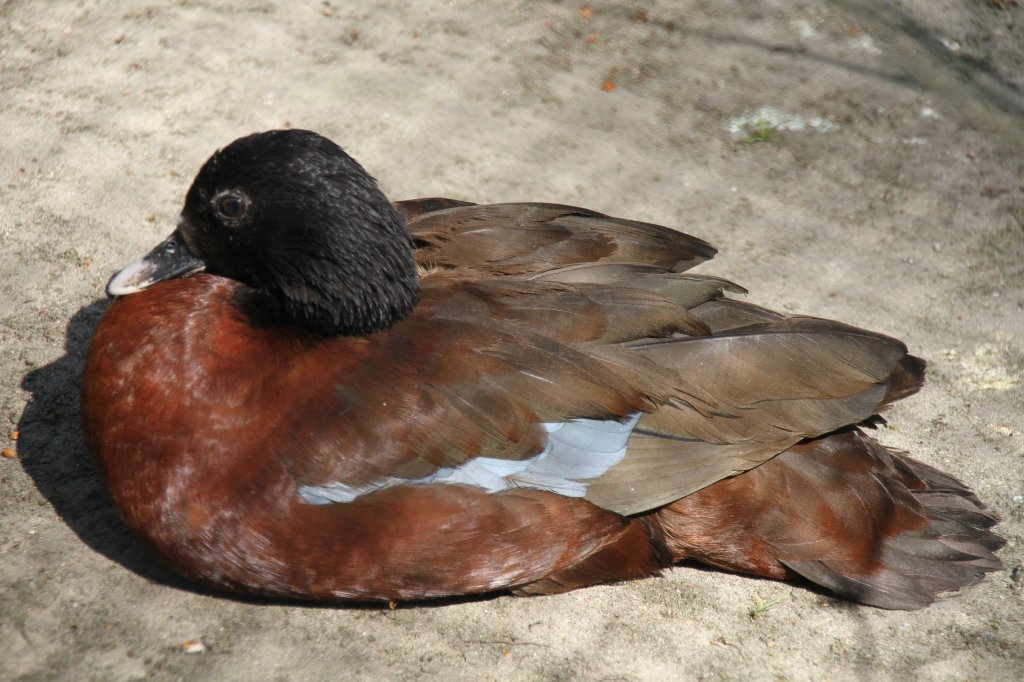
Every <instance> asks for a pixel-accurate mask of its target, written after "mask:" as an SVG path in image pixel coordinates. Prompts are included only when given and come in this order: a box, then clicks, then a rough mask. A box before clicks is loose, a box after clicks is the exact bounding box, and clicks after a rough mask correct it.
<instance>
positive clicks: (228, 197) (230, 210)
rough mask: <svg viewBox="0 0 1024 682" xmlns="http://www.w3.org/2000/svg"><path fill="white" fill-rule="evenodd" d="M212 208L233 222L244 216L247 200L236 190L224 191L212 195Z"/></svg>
mask: <svg viewBox="0 0 1024 682" xmlns="http://www.w3.org/2000/svg"><path fill="white" fill-rule="evenodd" d="M213 208H214V210H215V211H217V215H219V216H220V217H221V218H224V219H226V220H229V221H231V222H235V221H238V220H241V219H242V218H244V217H245V214H246V212H247V211H248V210H249V201H248V199H246V197H245V195H243V194H239V193H238V192H224V193H222V194H219V195H217V196H216V197H214V199H213Z"/></svg>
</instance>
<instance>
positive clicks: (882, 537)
mask: <svg viewBox="0 0 1024 682" xmlns="http://www.w3.org/2000/svg"><path fill="white" fill-rule="evenodd" d="M915 360H916V358H915ZM908 370H909V371H908V375H910V376H914V375H919V370H920V367H919V366H917V365H916V363H915V364H913V365H912V366H911V367H909V368H908ZM906 386H913V384H912V383H907V384H906ZM654 520H655V522H656V523H657V524H659V525H660V528H661V529H662V531H663V532H664V535H665V538H666V542H667V545H668V549H669V551H670V552H671V553H672V555H673V557H674V558H675V559H676V560H683V559H696V560H698V561H701V562H704V563H707V564H710V565H712V566H717V567H720V568H726V569H729V570H734V571H740V572H744V573H752V574H755V575H760V576H765V577H769V578H777V579H783V578H792V577H796V576H798V575H799V576H803V577H804V578H807V579H809V580H811V581H813V582H816V583H818V584H820V585H822V586H824V587H826V588H828V589H830V590H832V591H833V592H835V593H837V594H838V595H840V596H842V597H845V598H847V599H852V600H855V601H859V602H862V603H865V604H871V605H874V606H879V607H882V608H893V609H916V608H921V607H924V606H927V605H928V604H930V603H931V602H933V601H934V600H935V598H936V595H937V594H938V593H940V592H946V591H950V590H957V589H960V588H962V587H965V586H967V585H972V584H974V583H977V582H979V581H980V580H981V579H982V578H983V577H984V575H985V573H987V572H989V571H993V570H997V569H999V568H1000V567H1001V564H1000V562H999V560H998V559H997V558H996V557H995V556H994V555H993V554H992V552H993V551H994V550H995V549H998V548H999V547H1001V546H1002V544H1003V540H1002V539H1001V538H999V537H998V536H996V535H995V534H993V533H992V532H991V531H990V530H989V528H991V527H992V526H993V525H995V523H996V518H995V517H994V516H993V515H992V514H991V513H990V512H989V511H988V510H987V509H985V507H984V506H983V505H982V504H981V503H980V502H979V501H978V499H977V498H976V497H975V496H974V495H973V494H972V493H971V492H970V491H969V490H968V489H967V488H966V487H965V486H964V485H963V484H962V483H960V482H959V481H957V480H956V479H954V478H952V477H951V476H948V475H946V474H943V473H942V472H939V471H937V470H935V469H933V468H931V467H929V466H927V465H925V464H922V463H920V462H916V461H914V460H912V459H910V458H909V457H905V456H903V455H898V454H896V453H894V452H892V451H890V450H887V449H886V448H885V447H883V446H882V445H880V444H879V443H877V442H875V441H874V440H872V439H870V438H868V437H867V436H865V435H864V434H863V433H861V432H860V431H859V430H856V429H850V430H847V431H844V432H840V433H835V434H831V435H829V436H825V437H822V438H819V439H815V440H811V441H807V442H804V443H801V444H798V445H795V446H793V447H792V448H790V449H789V450H787V451H786V452H784V453H783V454H781V455H779V456H778V457H776V458H774V459H772V460H770V461H768V462H767V463H765V464H763V465H762V466H760V467H758V468H756V469H754V470H752V471H750V472H747V473H745V474H743V475H742V476H737V477H734V478H730V479H726V480H724V481H721V482H719V483H716V484H714V485H712V486H709V487H708V488H705V489H704V490H702V491H700V492H698V493H695V494H693V495H690V496H688V497H686V498H684V499H682V500H679V501H678V502H675V503H673V504H671V505H669V506H668V507H666V508H664V509H662V510H660V511H659V512H657V513H656V516H655V519H654Z"/></svg>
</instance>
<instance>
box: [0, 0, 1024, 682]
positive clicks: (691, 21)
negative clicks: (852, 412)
mask: <svg viewBox="0 0 1024 682" xmlns="http://www.w3.org/2000/svg"><path fill="white" fill-rule="evenodd" d="M1022 5H1024V3H1021V2H1012V1H1010V2H1002V3H1000V2H994V1H993V2H988V1H983V0H959V1H956V2H954V1H952V0H946V1H935V0H916V1H909V0H908V1H907V2H902V3H898V4H893V3H885V2H858V1H854V0H842V1H837V2H833V3H821V2H810V1H793V2H790V1H783V0H775V1H768V0H766V1H764V2H739V1H736V2H726V1H720V0H715V1H711V0H705V1H697V0H694V1H679V2H673V1H669V0H663V1H661V2H657V3H639V2H637V3H613V2H592V3H591V4H590V5H589V6H587V5H584V4H582V3H581V2H568V1H567V2H552V3H548V2H495V3H480V2H477V3H474V2H469V1H466V0H450V1H448V2H425V1H421V2H398V1H395V2H372V3H370V2H366V3H343V2H341V1H340V0H331V2H321V1H316V2H313V1H309V2H303V3H285V2H271V1H266V2H256V1H253V2H232V3H215V2H206V1H203V0H196V1H191V2H175V3H164V2H155V1H153V2H148V3H147V2H126V1H125V2H103V3H99V2H92V1H88V0H83V1H79V2H48V3H38V2H29V1H27V0H25V1H19V0H14V1H10V0H8V1H6V2H0V92H2V95H0V240H2V242H0V243H2V249H3V250H2V253H3V261H2V271H3V277H2V280H0V315H2V316H3V324H2V327H0V353H2V363H0V373H2V381H0V386H2V387H3V390H2V391H0V406H2V410H0V440H2V441H3V442H2V443H0V444H2V446H3V447H6V448H8V450H7V451H5V455H15V456H14V457H5V458H4V459H2V460H0V519H2V533H0V679H4V680H37V679H75V680H84V679H95V680H134V679H142V678H151V679H158V680H165V679H166V680H171V679H216V680H254V679H298V680H319V679H356V678H367V679H369V678H373V679H422V678H430V677H433V678H437V679H502V680H504V679H511V680H518V679H524V680H525V679H545V680H546V679H565V680H570V679H605V680H659V679H669V678H673V679H680V678H681V679H726V680H729V679H772V680H775V679H780V680H801V679H814V680H819V679H830V680H843V679H851V680H852V679H865V678H874V679H881V678H890V677H892V678H918V679H925V680H953V679H957V680H959V679H975V680H984V679H1000V680H1009V679H1021V678H1022V677H1024V567H1022V556H1024V540H1022V530H1024V474H1022V471H1024V419H1022V414H1021V412H1022V409H1021V408H1022V406H1024V310H1022V309H1024V284H1022V275H1024V162H1022V159H1024V154H1022V152H1024V142H1022V139H1024V132H1022V131H1024V117H1022V114H1024V94H1022V93H1024V6H1022ZM875 10H879V11H875ZM744 117H746V120H748V121H750V120H753V121H755V124H754V125H753V126H751V125H746V126H744V124H743V122H742V119H743V118H744ZM758 119H760V121H761V123H762V124H764V125H758V124H757V121H758ZM769 121H774V122H775V123H779V122H782V125H781V126H779V127H778V128H775V129H774V130H772V129H771V126H770V125H768V124H767V123H766V122H769ZM281 126H294V127H305V128H311V129H314V130H317V131H319V132H321V133H324V134H326V135H328V136H330V137H332V138H333V139H335V140H336V141H338V142H339V143H340V144H342V146H344V147H346V149H347V150H348V151H349V152H350V153H352V154H353V155H354V156H355V157H356V158H358V159H360V160H361V161H362V162H363V163H364V164H365V165H366V166H367V168H368V169H369V170H370V171H371V172H372V173H373V174H374V175H376V176H377V177H378V178H379V179H380V181H381V183H382V185H383V187H384V188H385V190H386V191H387V192H388V193H389V194H390V195H391V196H392V197H394V198H408V197H413V196H429V195H445V196H451V197H456V198H462V199H468V200H473V201H479V202H487V201H511V200H542V201H554V202H562V203H568V204H577V205H582V206H587V207H590V208H593V209H597V210H600V211H604V212H608V213H612V214H615V215H620V216H625V217H630V218H636V219H640V220H648V221H654V222H659V223H663V224H666V225H672V226H677V227H679V228H680V229H683V230H685V231H688V232H692V233H694V234H697V235H699V236H701V237H704V238H706V239H708V240H710V241H712V242H713V243H715V244H716V245H717V246H718V247H719V248H720V249H721V254H720V256H719V257H718V258H717V259H716V260H715V261H713V262H711V263H708V264H706V265H704V266H703V267H702V268H701V271H702V272H706V273H713V274H718V275H721V276H725V277H729V278H731V279H734V280H736V281H737V282H740V283H742V284H744V285H746V286H747V287H748V288H749V289H750V290H751V295H750V300H752V301H755V302H758V303H761V304H765V305H769V306H773V307H777V308H780V309H783V310H786V311H801V312H806V313H809V314H814V315H819V316H827V317H834V318H838V319H842V320H845V321H848V322H851V323H854V324H857V325H861V326H864V327H869V328H872V329H876V330H880V331H883V332H886V333H889V334H892V335H895V336H898V337H901V338H903V339H904V340H905V341H906V342H907V343H908V344H909V346H910V347H911V349H912V350H913V351H914V352H915V353H916V354H919V355H922V356H924V357H926V358H927V359H928V360H929V362H930V363H931V364H930V374H929V377H930V383H929V384H928V385H927V387H926V388H925V389H924V391H923V392H922V393H921V394H920V395H918V396H917V397H915V398H913V399H912V400H909V401H907V402H906V403H904V404H901V405H899V406H898V407H897V408H896V409H894V410H893V411H892V412H891V413H890V415H889V419H890V422H891V427H890V428H889V429H887V430H885V431H883V432H882V433H881V434H880V437H881V439H882V440H883V441H884V442H886V443H887V444H889V445H891V446H895V447H900V448H904V449H907V450H911V451H912V452H914V453H915V454H916V456H917V457H919V458H920V459H922V460H924V461H926V462H928V463H931V464H933V465H936V466H939V467H940V468H942V469H944V470H946V471H949V472H952V473H953V474H955V475H957V476H959V477H961V478H963V479H964V480H966V481H968V482H970V483H971V485H972V486H973V487H974V488H975V490H976V491H977V492H978V494H979V495H980V496H981V498H982V499H984V500H985V501H986V502H987V503H988V504H989V505H990V506H991V507H992V508H993V509H994V510H996V511H997V512H998V514H1000V515H1001V516H1002V517H1003V519H1004V521H1003V523H1002V525H1001V526H1000V527H999V530H1000V532H1001V533H1002V534H1003V535H1004V536H1006V537H1007V538H1008V540H1009V543H1008V545H1007V547H1006V549H1005V550H1003V552H1002V557H1003V560H1004V562H1005V563H1006V566H1007V570H1006V571H1004V572H1002V573H998V574H995V575H993V576H992V577H991V578H990V579H989V580H988V581H986V582H985V583H984V584H983V585H981V586H979V587H976V588H973V589H970V590H968V591H966V592H965V593H963V594H960V595H958V596H955V597H952V598H949V599H947V600H945V601H942V602H941V603H939V604H937V605H935V606H932V607H931V608H929V609H926V610H924V611H921V612H915V613H899V612H885V611H880V610H876V609H871V608H864V607H855V606H850V605H848V604H845V603H841V602H838V601H835V600H833V599H831V598H829V597H827V596H825V595H822V594H820V593H816V592H813V591H810V590H808V589H806V588H805V587H803V586H799V585H788V584H778V583H773V582H768V581H759V580H754V579H750V578H745V577H739V576H732V575H727V574H722V573H718V572H714V571H706V570H700V569H696V568H692V567H681V568H678V569H675V570H672V571H670V572H668V573H667V574H666V575H665V576H664V577H663V578H660V579H653V580H647V581H642V582H637V583H630V584H623V585H616V586H607V587H599V588H592V589H588V590H583V591H578V592H575V593H571V594H567V595H562V596H556V597H547V598H534V599H516V598H511V597H497V598H493V599H486V600H478V601H470V602H463V603H455V604H447V605H441V606H436V607H428V608H424V607H400V608H398V609H397V610H394V611H391V610H387V609H379V608H348V607H323V606H320V607H317V606H306V605H291V604H275V603H266V602H259V601H247V600H239V599H236V598H231V597H226V596H222V595H215V594H209V593H206V592H203V591H201V590H198V589H196V588H194V587H192V586H190V585H187V584H184V583H182V582H181V581H179V580H177V579H176V578H175V577H174V576H172V575H170V574H169V573H168V572H166V571H165V570H164V569H163V568H161V567H160V566H159V565H157V564H156V563H155V562H154V561H153V560H152V559H151V558H150V557H149V556H148V555H147V554H146V553H145V552H143V551H142V550H141V549H140V548H139V546H138V545H137V543H136V542H135V541H134V540H133V538H132V537H131V536H130V535H129V534H128V533H127V531H126V530H125V529H124V528H123V527H122V526H121V524H120V523H119V521H118V520H117V518H116V516H115V515H114V513H113V512H112V510H111V508H110V505H109V503H108V501H107V500H106V498H105V495H104V492H103V491H102V490H101V489H100V487H99V485H98V484H97V482H96V480H95V477H94V474H93V471H92V468H91V465H90V464H89V463H88V461H87V459H86V457H85V453H84V449H83V446H82V443H81V435H80V432H79V427H78V405H77V395H78V386H79V375H80V372H81V367H82V357H83V353H84V350H85V348H86V345H87V343H88V340H89V338H90V336H91V334H92V330H93V328H94V327H95V325H96V323H97V321H98V319H99V316H100V315H101V313H102V312H103V310H104V309H105V307H106V305H107V302H106V300H105V299H104V298H103V294H102V288H103V285H104V283H105V281H106V279H107V278H108V277H109V275H110V274H111V273H112V272H113V271H114V270H115V269H117V268H119V267H120V266H121V265H123V264H125V263H127V262H129V261H130V260H132V259H134V258H135V257H136V256H138V255H140V254H142V253H143V252H144V251H146V250H148V248H149V247H150V246H152V245H154V244H155V243H156V242H157V241H158V240H159V239H161V238H162V237H163V236H164V235H166V234H167V233H168V232H169V231H170V229H171V227H172V225H173V222H174V220H175V216H176V214H177V212H178V210H179V205H180V201H181V199H182V197H183V195H184V192H185V190H186V188H187V186H188V183H189V182H190V181H191V177H192V175H193V173H194V172H195V171H196V170H197V169H198V167H199V165H200V164H201V163H202V162H203V161H204V160H205V159H206V157H207V156H208V155H209V154H210V153H211V152H212V151H213V150H214V149H215V148H216V147H218V146H221V145H224V144H226V143H227V142H229V141H231V140H232V139H234V138H235V137H238V136H240V135H242V134H245V133H249V132H251V131H254V130H260V129H267V128H274V127H281ZM731 127H732V128H733V129H735V130H736V131H737V132H735V133H734V132H731ZM752 130H753V131H754V133H755V134H751V132H752ZM16 431H17V432H19V434H18V436H19V437H18V439H17V441H16V442H15V440H14V438H15V434H14V432H16ZM8 434H11V436H10V437H9V438H8ZM758 600H763V601H767V602H775V603H774V606H772V607H771V608H770V609H768V610H767V611H766V612H764V613H763V614H761V615H759V616H758V617H752V616H751V611H752V609H753V608H754V606H755V604H756V603H757V602H758ZM189 640H201V641H202V642H204V644H205V649H206V650H205V653H193V654H190V653H183V652H182V650H181V646H182V644H183V643H184V642H186V641H189Z"/></svg>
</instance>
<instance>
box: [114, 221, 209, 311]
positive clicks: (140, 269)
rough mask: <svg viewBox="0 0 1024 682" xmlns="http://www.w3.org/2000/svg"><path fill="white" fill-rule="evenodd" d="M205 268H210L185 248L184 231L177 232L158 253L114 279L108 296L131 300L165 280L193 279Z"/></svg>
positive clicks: (148, 255) (145, 258) (141, 259)
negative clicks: (135, 295) (186, 277)
mask: <svg viewBox="0 0 1024 682" xmlns="http://www.w3.org/2000/svg"><path fill="white" fill-rule="evenodd" d="M205 267H206V264H205V263H203V261H201V260H200V259H198V258H196V257H195V256H194V255H192V252H191V251H189V250H188V247H187V246H185V242H184V240H182V238H181V231H180V230H175V231H174V232H172V233H171V236H170V237H168V238H167V239H165V240H164V241H163V242H161V243H160V245H159V246H157V247H156V248H155V249H153V250H152V251H150V252H149V253H147V254H146V255H145V256H143V257H142V258H140V259H139V260H137V261H135V262H134V263H132V264H131V265H129V266H127V267H126V268H124V269H123V270H121V272H119V273H117V274H116V275H114V276H113V277H111V278H110V281H109V282H107V295H108V296H127V295H128V294H134V293H136V292H138V291H142V290H143V289H145V288H147V287H150V286H152V285H154V284H156V283H157V282H162V281H164V280H165V279H173V278H175V277H184V276H185V275H191V274H192V273H194V272H199V271H200V270H202V269H203V268H205Z"/></svg>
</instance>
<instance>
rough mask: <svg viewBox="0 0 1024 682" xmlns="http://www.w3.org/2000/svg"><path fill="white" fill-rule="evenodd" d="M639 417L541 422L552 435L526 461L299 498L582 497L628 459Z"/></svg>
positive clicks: (479, 460) (315, 491)
mask: <svg viewBox="0 0 1024 682" xmlns="http://www.w3.org/2000/svg"><path fill="white" fill-rule="evenodd" d="M638 421H640V413H639V412H638V413H636V414H634V415H632V416H631V417H630V418H629V419H628V420H626V421H625V422H618V421H615V420H605V421H602V420H599V419H574V420H572V421H569V422H552V423H546V424H541V426H542V427H544V430H545V431H547V432H548V433H549V434H550V435H549V436H548V442H547V445H546V446H545V448H544V450H543V451H541V452H540V453H539V454H537V455H536V456H534V457H532V458H530V459H524V460H510V459H498V458H496V457H476V458H474V459H471V460H469V461H468V462H466V463H465V464H463V465H462V466H459V467H446V468H444V469H438V470H437V471H435V472H434V473H432V474H431V475H429V476H425V477H423V478H417V479H405V478H397V477H395V476H387V477H385V478H381V479H378V480H376V481H373V482H372V483H368V484H365V485H361V486H351V485H347V484H345V483H341V482H340V481H339V482H334V483H328V484H327V485H321V486H311V485H304V486H302V487H300V488H299V495H300V496H301V497H302V499H303V500H304V501H305V502H308V503H309V504H331V503H338V502H341V503H345V502H352V501H353V500H355V499H357V498H358V497H361V496H362V495H365V494H367V493H370V492H373V491H374V490H380V489H381V488H390V487H391V486H395V485H410V484H411V485H416V484H427V483H461V484H464V485H473V486H477V487H479V488H483V489H484V490H486V491H487V492H489V493H496V492H499V491H501V490H508V489H509V488H534V489H537V490H548V491H551V492H555V493H558V494H559V495H565V496H566V497H583V496H584V495H586V494H587V485H588V482H589V481H591V480H593V479H595V478H599V477H600V476H602V475H603V474H604V473H605V472H606V471H608V469H610V468H611V467H613V466H615V465H616V464H618V463H619V462H621V461H622V459H623V458H624V457H625V456H626V451H627V449H628V443H629V437H630V436H631V435H632V433H633V429H634V428H635V427H636V424H637V422H638Z"/></svg>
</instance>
